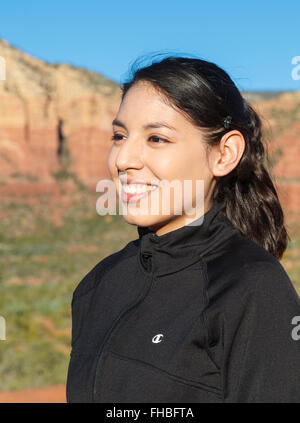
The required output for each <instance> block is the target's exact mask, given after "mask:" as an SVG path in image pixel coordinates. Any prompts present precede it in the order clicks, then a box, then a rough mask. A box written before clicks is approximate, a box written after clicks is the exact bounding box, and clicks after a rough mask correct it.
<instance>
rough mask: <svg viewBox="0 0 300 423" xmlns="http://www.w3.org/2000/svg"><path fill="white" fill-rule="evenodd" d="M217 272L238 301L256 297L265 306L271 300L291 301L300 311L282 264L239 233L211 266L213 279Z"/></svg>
mask: <svg viewBox="0 0 300 423" xmlns="http://www.w3.org/2000/svg"><path fill="white" fill-rule="evenodd" d="M216 268H218V269H219V270H218V274H220V273H221V272H222V273H223V277H222V278H221V279H222V280H221V279H220V280H221V284H222V285H224V286H225V285H226V286H225V288H226V290H227V289H228V286H230V287H231V288H232V289H231V290H230V291H231V293H232V295H233V294H236V297H237V298H238V299H245V300H247V297H249V298H250V297H253V294H255V297H259V296H260V297H262V298H264V300H265V301H266V302H270V301H271V300H272V298H274V300H277V301H280V299H281V300H283V299H286V300H288V299H289V301H291V302H292V303H294V304H295V306H297V307H298V308H299V305H300V300H299V296H298V294H297V292H296V290H295V287H294V284H293V283H292V281H291V279H290V277H289V275H288V274H287V272H286V270H285V269H284V267H283V265H282V263H281V262H280V261H279V260H278V259H277V258H276V257H274V256H273V254H271V253H270V252H269V251H267V250H266V249H265V248H263V247H262V246H260V245H258V244H257V243H256V242H254V241H252V240H250V239H249V238H246V237H245V236H243V235H242V234H240V233H239V234H237V236H234V237H233V238H232V239H231V241H230V245H229V246H226V248H225V249H224V252H223V254H222V255H221V256H220V258H219V261H218V263H212V264H211V266H210V269H211V275H213V274H215V273H214V272H215V271H216V270H214V269H216ZM220 269H222V270H220Z"/></svg>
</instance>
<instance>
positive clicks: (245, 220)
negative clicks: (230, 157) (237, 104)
mask: <svg viewBox="0 0 300 423" xmlns="http://www.w3.org/2000/svg"><path fill="white" fill-rule="evenodd" d="M244 105H245V111H246V114H247V116H248V125H247V129H246V130H245V131H244V136H245V142H246V146H245V151H244V153H243V156H242V158H241V160H240V161H239V163H238V165H237V166H236V167H235V169H234V170H233V171H232V172H230V173H229V174H228V175H225V176H223V177H221V178H219V179H218V180H217V183H216V185H215V189H214V192H213V197H214V198H215V200H216V201H217V202H218V204H219V205H220V207H221V209H222V212H223V214H225V216H227V217H228V219H230V220H231V222H232V224H233V225H234V226H235V227H236V228H237V229H239V231H240V232H241V233H242V234H243V235H244V236H246V237H247V238H249V239H251V240H252V241H254V242H256V243H257V244H258V245H260V246H262V247H264V248H265V249H266V250H267V251H269V252H270V253H271V254H273V256H275V257H276V258H277V259H278V260H280V259H281V258H282V255H283V253H284V251H285V250H286V248H287V244H288V240H290V238H289V236H288V234H287V231H286V228H285V225H284V214H283V210H282V207H281V204H280V202H279V199H278V196H277V193H276V190H275V187H274V185H273V182H272V179H271V176H270V174H269V173H268V171H267V169H266V167H265V160H266V159H267V156H266V152H265V147H264V145H263V141H262V122H261V119H260V117H259V115H258V114H257V112H256V111H255V110H254V108H253V107H252V106H251V105H250V104H249V103H248V102H247V101H246V100H244Z"/></svg>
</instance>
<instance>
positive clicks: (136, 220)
mask: <svg viewBox="0 0 300 423" xmlns="http://www.w3.org/2000/svg"><path fill="white" fill-rule="evenodd" d="M163 217H164V216H161V218H160V216H149V215H148V216H147V215H142V214H141V215H136V216H135V215H132V214H130V213H127V214H126V215H125V214H124V215H123V218H124V220H125V221H126V222H127V223H129V224H131V225H136V226H144V227H148V226H151V227H156V226H160V224H162V222H161V220H163Z"/></svg>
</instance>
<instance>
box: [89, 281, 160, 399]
mask: <svg viewBox="0 0 300 423" xmlns="http://www.w3.org/2000/svg"><path fill="white" fill-rule="evenodd" d="M153 281H154V274H153V273H152V277H151V282H150V286H149V288H148V289H147V291H146V293H145V294H144V296H143V297H140V298H139V300H138V301H135V302H134V303H133V304H132V305H131V306H130V307H129V308H127V309H126V310H124V311H121V313H120V314H119V315H118V317H117V318H116V319H115V321H114V322H113V324H112V326H111V327H110V329H109V330H108V331H107V333H106V335H105V337H104V341H103V343H102V345H101V347H100V351H99V353H98V357H97V363H96V370H95V376H94V380H93V394H92V402H93V403H94V402H96V401H95V397H96V380H97V376H98V373H99V370H98V369H99V363H100V359H101V356H102V352H103V349H104V347H105V345H106V344H107V341H108V340H109V338H110V336H111V334H112V332H113V331H114V329H115V328H116V326H117V324H118V322H119V321H120V320H121V319H122V318H123V317H124V316H125V315H126V314H127V313H129V312H130V311H131V310H132V309H133V308H135V307H136V306H138V305H139V304H140V303H141V302H142V301H143V300H144V299H145V298H146V297H147V295H148V293H149V291H150V290H151V288H152V285H153Z"/></svg>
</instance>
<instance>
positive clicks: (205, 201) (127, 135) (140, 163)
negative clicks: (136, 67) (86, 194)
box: [108, 81, 215, 235]
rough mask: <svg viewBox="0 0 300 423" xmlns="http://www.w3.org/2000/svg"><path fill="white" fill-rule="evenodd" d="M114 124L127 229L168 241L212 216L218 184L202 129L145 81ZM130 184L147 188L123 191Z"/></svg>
mask: <svg viewBox="0 0 300 423" xmlns="http://www.w3.org/2000/svg"><path fill="white" fill-rule="evenodd" d="M115 121H116V123H115V124H113V134H114V136H115V140H113V141H112V146H111V150H110V153H109V157H108V167H109V172H110V174H111V177H112V179H113V181H114V183H115V186H116V190H117V194H118V196H121V199H120V200H121V205H122V208H123V207H125V209H124V211H123V215H124V218H125V220H126V221H127V222H128V223H130V224H133V225H139V226H147V227H150V229H151V230H153V231H154V232H155V233H156V234H157V235H163V234H164V233H167V232H169V231H171V230H174V229H177V228H179V227H181V226H184V225H186V224H188V223H190V222H191V221H192V220H194V219H196V218H197V217H199V216H202V214H203V213H205V212H206V211H207V210H209V208H210V207H211V200H210V197H211V193H212V190H213V187H214V185H215V180H214V178H213V174H212V172H211V169H210V165H209V153H207V151H206V149H205V145H204V141H203V138H202V134H201V132H200V129H199V128H197V127H195V126H194V125H193V124H192V123H190V121H188V120H187V118H186V117H185V116H184V115H183V114H182V113H180V111H176V110H175V109H174V108H173V107H171V106H170V105H168V104H167V103H166V102H165V101H164V98H163V96H162V95H161V94H160V93H159V92H158V91H157V90H156V89H155V88H154V87H153V85H151V84H150V83H148V82H145V81H140V82H138V83H136V84H135V85H134V86H132V87H131V88H130V89H129V90H128V92H127V93H126V95H125V97H124V99H123V101H122V103H121V105H120V108H119V110H118V113H117V116H116V118H115ZM158 123H159V125H157V124H158ZM154 124H155V127H154V126H151V125H154ZM162 124H165V125H168V126H169V128H168V127H166V126H162ZM126 178H127V179H126ZM131 180H139V181H142V182H144V184H143V183H142V184H132V185H131V186H127V187H126V186H125V185H121V181H122V182H123V181H125V182H127V184H130V181H131ZM196 180H199V181H202V182H200V186H199V185H198V186H196ZM172 181H173V182H172ZM184 181H191V182H188V183H190V184H191V185H190V187H191V188H190V189H188V188H186V187H185V186H184ZM172 183H173V187H175V186H176V187H177V188H176V189H173V188H171V187H172ZM198 183H199V182H198ZM147 184H152V187H151V185H147ZM176 184H177V185H176ZM201 184H202V187H201ZM138 188H139V189H140V191H139V193H140V195H139V197H141V196H142V198H138V194H137V189H138ZM202 188H203V190H202ZM146 190H147V191H146ZM199 190H200V191H199ZM180 192H181V195H180ZM196 192H197V193H198V195H197V197H196ZM199 192H200V194H199ZM126 193H127V194H126ZM130 194H131V195H130ZM134 194H135V195H134ZM195 207H197V209H196V210H195V209H192V208H195ZM191 211H193V214H187V213H191Z"/></svg>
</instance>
